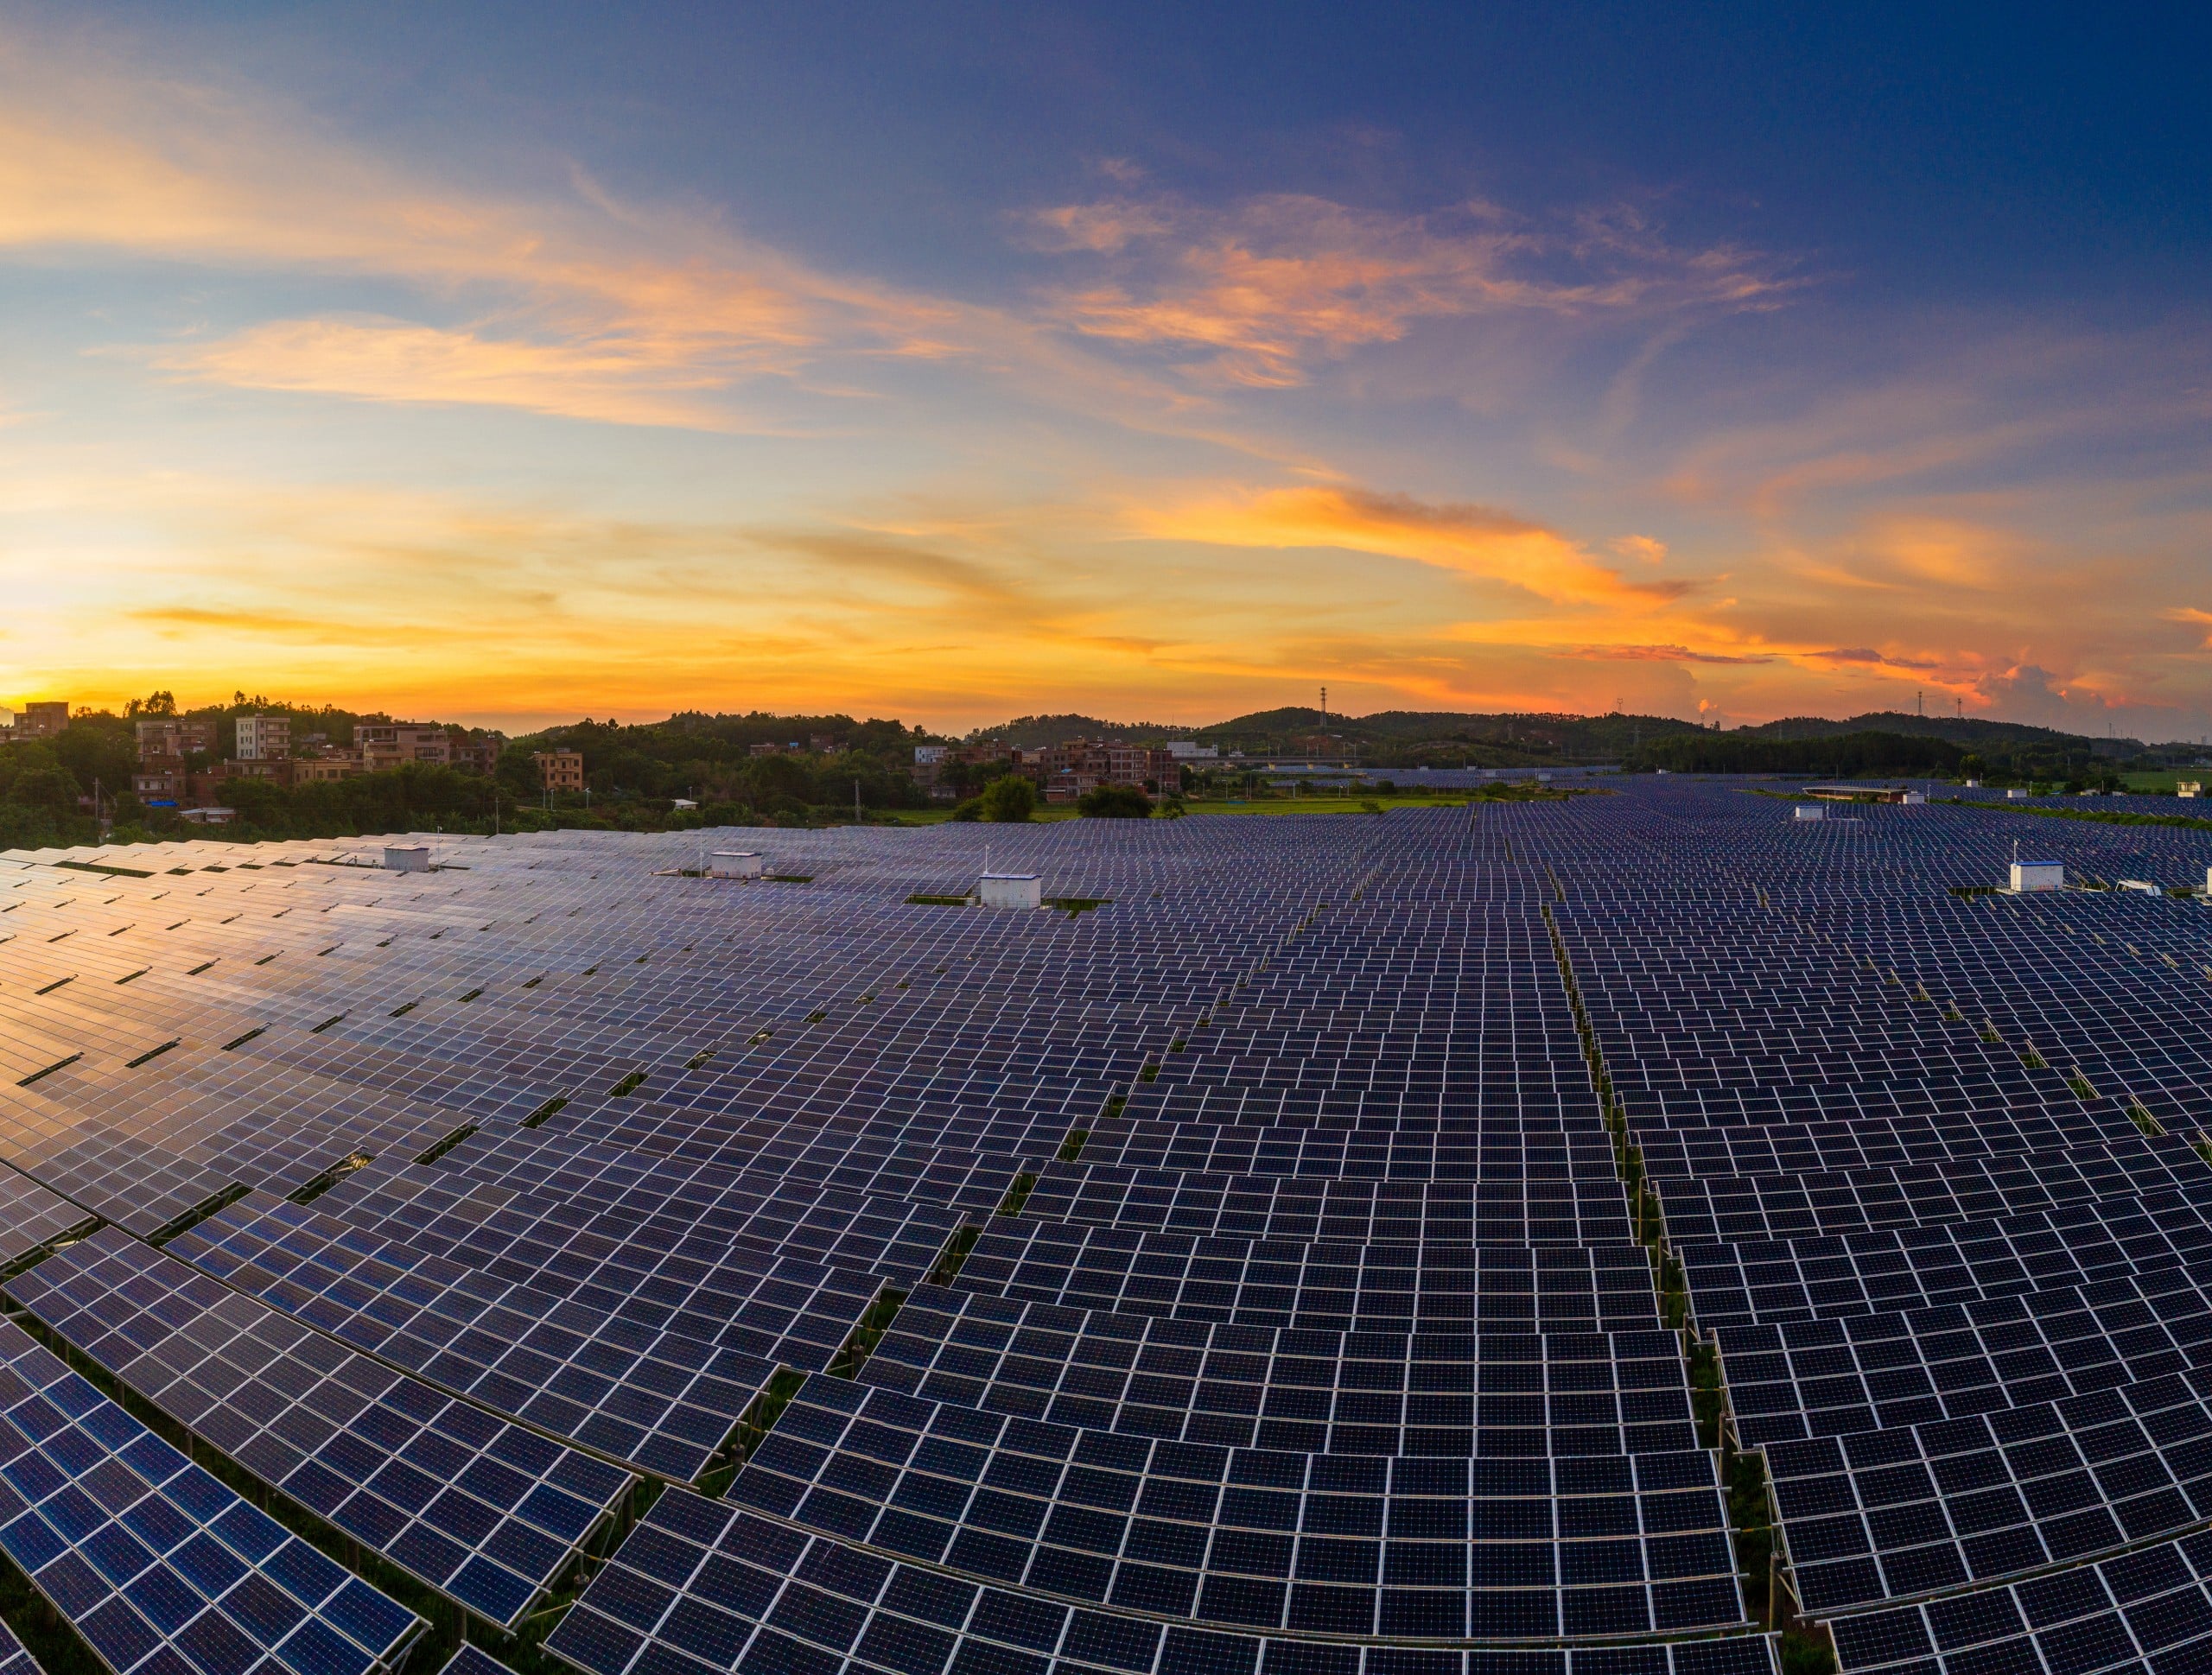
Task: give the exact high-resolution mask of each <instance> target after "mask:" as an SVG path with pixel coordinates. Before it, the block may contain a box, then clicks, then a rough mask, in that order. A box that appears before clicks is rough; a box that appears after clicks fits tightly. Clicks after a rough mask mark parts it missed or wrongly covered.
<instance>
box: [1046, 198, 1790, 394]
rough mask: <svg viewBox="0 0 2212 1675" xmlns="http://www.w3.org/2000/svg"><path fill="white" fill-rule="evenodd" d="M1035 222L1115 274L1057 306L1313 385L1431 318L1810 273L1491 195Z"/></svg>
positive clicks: (1173, 202)
mask: <svg viewBox="0 0 2212 1675" xmlns="http://www.w3.org/2000/svg"><path fill="white" fill-rule="evenodd" d="M1028 231H1029V234H1030V237H1031V239H1032V242H1033V244H1035V245H1036V246H1037V247H1038V248H1039V249H1041V250H1045V251H1052V252H1055V253H1059V254H1065V255H1077V256H1082V257H1090V258H1093V259H1094V260H1095V261H1096V263H1097V265H1098V267H1099V269H1100V271H1099V273H1098V275H1097V276H1096V278H1095V279H1094V280H1091V281H1089V282H1074V283H1071V284H1068V285H1066V286H1065V287H1063V288H1061V289H1057V290H1055V291H1054V292H1052V294H1051V295H1050V296H1049V298H1048V299H1047V301H1046V310H1047V313H1048V314H1049V316H1051V317H1052V318H1056V319H1058V320H1060V321H1061V322H1062V323H1064V324H1065V326H1066V327H1068V328H1069V329H1071V330H1072V331H1074V332H1077V333H1081V334H1083V335H1084V336H1086V337H1090V338H1094V339H1104V340H1107V341H1109V342H1112V343H1116V344H1120V345H1124V346H1131V347H1138V348H1145V349H1153V350H1157V351H1159V352H1162V353H1165V354H1166V355H1169V356H1171V357H1173V358H1177V359H1179V360H1180V361H1181V362H1182V363H1183V364H1185V365H1187V366H1190V367H1192V368H1193V369H1194V370H1198V371H1203V372H1204V373H1205V374H1206V375H1207V376H1209V377H1210V378H1213V379H1217V380H1219V381H1221V382H1223V383H1226V384H1248V385H1261V386H1271V387H1284V386H1288V385H1294V384H1299V383H1301V382H1303V381H1304V379H1305V378H1306V373H1307V368H1308V365H1309V364H1310V363H1311V362H1312V361H1313V360H1314V359H1316V358H1329V357H1340V356H1343V355H1344V354H1347V353H1349V352H1351V351H1353V350H1355V349H1358V348H1361V347H1363V346H1368V345H1371V344H1378V343H1390V342H1395V341H1397V340H1398V339H1401V338H1402V337H1404V336H1405V335H1406V334H1407V333H1408V332H1409V331H1411V330H1412V329H1413V328H1414V326H1415V325H1416V324H1417V323H1419V322H1420V321H1422V320H1436V319H1446V318H1454V317H1465V316H1471V315H1478V314H1514V313H1528V314H1542V315H1548V316H1552V317H1556V318H1562V319H1579V318H1594V317H1602V316H1624V315H1630V314H1641V313H1655V312H1657V313H1669V314H1674V313H1681V312H1685V311H1694V310H1702V311H1708V312H1709V311H1715V310H1738V309H1745V308H1770V307H1773V306H1775V305H1776V304H1777V302H1778V301H1780V299H1781V298H1782V296H1783V295H1784V294H1785V293H1786V292H1787V291H1788V290H1789V289H1791V288H1792V286H1793V284H1794V283H1795V281H1793V280H1792V279H1791V278H1790V277H1789V275H1788V273H1787V271H1786V270H1785V268H1784V266H1783V263H1779V262H1777V261H1776V260H1774V259H1773V258H1771V257H1764V256H1762V255H1759V254H1758V253H1756V252H1752V251H1743V250H1739V249H1736V248H1734V247H1732V246H1712V247H1707V248H1703V249H1696V248H1681V247H1677V246H1675V245H1674V244H1670V243H1669V242H1668V241H1667V240H1666V238H1664V237H1663V236H1662V233H1661V232H1660V231H1659V230H1658V229H1656V228H1655V227H1653V226H1651V225H1648V224H1647V223H1646V222H1644V221H1643V219H1641V218H1639V217H1637V216H1635V215H1633V214H1631V213H1627V212H1625V211H1616V212H1611V213H1586V214H1585V215H1582V216H1580V217H1579V218H1576V219H1572V220H1570V221H1568V222H1567V223H1566V224H1564V225H1558V224H1538V223H1534V222H1531V221H1529V220H1527V219H1522V218H1518V217H1514V216H1511V215H1509V214H1508V213H1505V212H1504V211H1503V210H1501V209H1499V208H1497V206H1493V205H1489V204H1483V203H1469V204H1461V205H1456V206H1451V207H1449V208H1447V209H1443V210H1440V211H1438V212H1436V213H1431V214H1423V215H1391V214H1385V213H1379V212H1376V211H1372V210H1363V209H1360V208H1357V207H1354V206H1348V205H1344V204H1340V203H1335V202H1332V201H1330V200H1326V199H1323V198H1318V197H1313V196H1306V195H1299V194H1274V195H1266V196H1260V197H1255V198H1251V199H1248V200H1244V201H1243V202H1242V203H1239V204H1236V205H1233V206H1228V207H1226V208H1221V207H1213V206H1201V205H1197V204H1193V203H1190V202H1187V201H1185V200H1179V199H1176V198H1171V197H1154V198H1135V197H1120V198H1110V199H1105V200H1098V201H1096V202H1091V203H1082V204H1065V205H1058V206H1052V207H1049V208H1046V209H1042V210H1039V211H1037V212H1035V213H1033V215H1032V216H1031V217H1030V218H1029V220H1028Z"/></svg>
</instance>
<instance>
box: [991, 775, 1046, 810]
mask: <svg viewBox="0 0 2212 1675" xmlns="http://www.w3.org/2000/svg"><path fill="white" fill-rule="evenodd" d="M980 801H981V802H982V816H983V818H984V819H985V820H995V821H999V822H1014V821H1022V820H1027V819H1028V818H1029V816H1030V815H1033V814H1034V813H1035V812H1036V809H1037V788H1036V787H1035V786H1034V785H1033V784H1030V783H1029V782H1028V781H1027V779H1024V778H1023V777H1021V776H1020V774H1018V773H1010V774H1007V776H1006V777H1003V778H1001V779H994V780H993V781H992V782H991V783H990V784H988V785H986V786H985V787H984V788H983V795H982V798H981V799H980Z"/></svg>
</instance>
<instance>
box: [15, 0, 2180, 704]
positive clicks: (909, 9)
mask: <svg viewBox="0 0 2212 1675" xmlns="http://www.w3.org/2000/svg"><path fill="white" fill-rule="evenodd" d="M2206 18H2207V14H2206V13H2205V12H2204V11H2203V10H2202V9H2196V8H2191V9H2183V8H2178V7H2171V6H2168V7H2162V8H2156V9H2152V8H2142V9H2134V8H2127V7H2111V8H2079V7H2075V8H2064V9H2060V8H2038V7H2032V6H2030V7H2022V6H2012V7H2007V8H2003V9H1998V8H1981V7H1972V6H1952V7H1936V8H1930V7H1925V6H1900V7H1890V8H1882V7H1868V6H1848V7H1847V6H1841V5H1836V6H1827V7H1817V8H1815V7H1802V6H1791V5H1786V4H1774V3H1767V4H1762V5H1756V6H1754V5H1745V6H1740V7H1734V8H1717V7H1694V6H1658V5H1650V4H1646V5H1642V6H1633V7H1629V6H1623V7H1611V6H1605V5H1580V4H1571V3H1558V0H1553V3H1544V4H1527V5H1522V4H1505V5H1490V4H1484V5H1471V4H1429V5H1411V6H1408V5H1391V4H1373V3H1370V4H1363V5H1358V6H1351V5H1344V4H1342V3H1337V4H1330V5H1317V6H1300V5H1291V4H1281V3H1277V4H1270V5H1264V6H1262V5H1246V4H1239V5H1228V4H1206V3H1189V0H1185V3H1179V4H1160V5H1120V4H1106V3H1092V4H1081V5H1063V4H1057V3H1037V0H1030V3H1020V4H1006V5H963V4H957V3H947V0H940V3H931V4H927V5H918V6H905V5H894V4H870V5H845V4H839V3H834V0H832V3H824V0H810V3H806V4H799V5H792V4H779V5H766V4H761V5H754V4H750V3H724V4H717V5H701V6H688V5H682V4H672V3H660V4H655V5H652V6H647V7H620V8H618V7H610V6H607V5H604V4H599V5H568V4H562V3H547V0H530V3H518V4H514V5H512V6H510V5H494V4H484V3H442V4H422V5H413V4H393V3H377V4H352V3H321V4H305V3H291V4H279V3H256V4H238V5H232V6H195V5H179V4H175V3H164V4H160V5H154V4H147V5H143V6H117V5H98V4H93V5H72V6H68V7H66V8H64V7H52V8H41V7H20V6H15V5H10V4H6V3H0V705H12V706H20V705H21V704H22V702H24V701H29V700H34V699H40V698H68V699H71V700H73V701H77V702H79V703H95V704H113V703H118V702H119V701H121V700H122V699H124V698H125V697H127V696H130V695H136V694H140V693H143V692H144V691H146V690H149V689H150V688H154V687H157V686H158V687H168V688H173V689H174V690H175V692H176V694H177V695H178V697H179V698H180V699H181V700H182V701H187V702H194V701H207V700H210V699H213V698H217V697H227V696H228V695H229V694H230V692H231V691H232V688H245V689H247V690H249V691H254V692H262V693H266V694H268V695H270V696H272V697H281V698H289V699H293V700H296V701H302V702H322V701H339V702H343V703H346V704H349V705H356V706H372V705H373V706H382V707H388V708H390V709H391V710H392V711H393V712H395V713H398V714H418V715H423V716H429V715H435V716H436V717H437V718H439V719H442V720H470V721H479V722H488V723H492V724H495V725H500V726H507V727H508V728H510V729H511V730H513V729H518V728H520V727H523V726H528V725H531V724H533V723H537V722H542V721H546V720H573V719H575V717H576V716H577V715H579V714H592V715H595V716H601V717H604V716H608V715H614V716H620V717H621V718H622V719H625V720H635V719H645V718H649V717H653V716H658V715H664V714H668V713H669V712H670V711H671V710H672V709H677V708H704V709H709V710H717V709H719V710H745V709H752V708H756V707H758V708H769V709H777V710H786V711H788V710H810V709H841V710H847V711H850V712H852V713H854V714H863V715H865V714H883V715H898V716H900V717H902V718H904V719H906V720H910V721H923V722H927V723H930V724H932V725H936V726H947V727H966V726H972V725H975V724H977V723H981V722H987V721H991V720H1000V719H1003V718H1004V717H1006V716H1007V715H1010V714H1022V713H1027V712H1039V711H1058V710H1069V709H1076V710H1083V711H1086V712H1089V713H1091V714H1105V715H1109V716H1118V717H1127V718H1138V717H1142V718H1147V719H1157V720H1189V721H1202V720H1218V719H1221V718H1224V717H1226V716H1229V715H1232V714H1238V713H1241V712H1243V711H1247V710H1250V709H1255V708H1262V707H1274V706H1275V705H1278V704H1284V703H1311V702H1313V700H1314V697H1315V693H1316V688H1318V687H1319V686H1321V685H1323V684H1325V685H1326V686H1327V687H1328V688H1329V692H1330V702H1331V707H1332V708H1339V709H1343V710H1347V711H1351V712H1353V713H1362V712H1366V711H1371V710H1376V709H1384V708H1418V709H1483V710H1491V709H1566V710H1573V711H1583V712H1595V711H1604V710H1609V709H1613V708H1630V709H1636V710H1641V711H1645V712H1656V713H1662V714H1675V715H1681V716H1686V717H1687V716H1698V715H1705V716H1707V717H1708V718H1709V717H1713V716H1716V715H1717V716H1718V717H1719V718H1720V719H1721V720H1724V721H1726V722H1727V723H1729V724H1737V723H1741V722H1745V721H1756V720H1767V719H1770V718H1773V717H1776V716H1780V715H1790V714H1810V713H1820V714H1853V713H1856V712H1858V711H1860V710H1866V709H1873V708H1903V709H1907V710H1910V709H1911V708H1912V707H1913V706H1914V704H1915V702H1916V695H1924V702H1925V704H1926V707H1927V708H1928V709H1929V712H1930V713H1936V712H1939V711H1940V712H1942V713H1945V714H1951V713H1955V712H1956V711H1957V710H1958V709H1959V708H1961V707H1963V709H1964V711H1965V713H1967V714H1970V715H1980V716H1990V717H1995V718H1999V719H2005V720H2024V721H2033V722H2037V723H2042V724H2045V725H2051V726H2064V727H2067V728H2069V729H2072V730H2075V731H2082V732H2092V733H2103V732H2104V731H2105V730H2106V729H2107V726H2110V727H2113V728H2114V729H2116V730H2117V731H2118V732H2120V733H2132V734H2134V735H2136V736H2139V737H2145V738H2150V739H2175V738H2197V737H2200V736H2207V735H2212V651H2208V649H2207V648H2208V643H2209V642H2212V262H2209V261H2208V257H2212V185H2209V183H2212V114H2209V113H2212V86H2208V82H2212V73H2208V65H2212V27H2209V26H2208V24H2207V22H2206Z"/></svg>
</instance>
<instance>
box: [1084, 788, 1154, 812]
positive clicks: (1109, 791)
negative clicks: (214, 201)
mask: <svg viewBox="0 0 2212 1675" xmlns="http://www.w3.org/2000/svg"><path fill="white" fill-rule="evenodd" d="M1075 809H1076V812H1077V814H1079V815H1087V816H1089V817H1090V818H1092V819H1100V820H1148V819H1150V818H1151V816H1152V799H1151V798H1150V797H1148V796H1146V795H1145V794H1144V793H1143V792H1142V791H1141V790H1138V789H1137V788H1136V787H1135V786H1134V785H1100V786H1098V787H1096V789H1095V790H1088V791H1085V792H1084V794H1083V795H1082V796H1079V797H1077V798H1076V800H1075Z"/></svg>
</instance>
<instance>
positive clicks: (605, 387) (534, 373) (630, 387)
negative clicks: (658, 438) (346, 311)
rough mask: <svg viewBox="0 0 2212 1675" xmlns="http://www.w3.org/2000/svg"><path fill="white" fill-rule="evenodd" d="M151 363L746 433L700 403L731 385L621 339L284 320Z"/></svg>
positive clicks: (407, 397) (248, 386)
mask: <svg viewBox="0 0 2212 1675" xmlns="http://www.w3.org/2000/svg"><path fill="white" fill-rule="evenodd" d="M149 360H150V363H151V365H154V366H156V367H157V368H159V369H161V370H162V371H169V372H177V373H182V374H184V375H186V376H188V377H191V378H204V379H207V380H208V381H210V382H213V383H216V384H228V385H230V386H231V387H232V388H233V389H238V390H293V391H297V392H302V393H312V394H318V395H338V396H351V397H357V398H359V399H361V400H365V401H378V402H458V403H470V404H474V405H480V406H494V407H513V408H521V409H527V410H529V411H532V412H537V413H551V414H557V415H560V416H563V417H567V418H576V419H594V420H598V421H601V422H606V423H611V424H636V425H684V426H690V427H692V428H698V429H705V430H729V429H736V428H740V426H739V423H738V422H737V420H736V418H735V416H734V415H732V414H730V413H729V412H728V411H726V410H723V409H719V408H717V407H715V406H713V405H711V404H709V403H706V402H703V401H700V400H697V399H694V398H693V394H694V392H696V393H699V394H703V393H705V392H709V391H715V390H723V389H726V388H727V387H728V384H729V383H730V381H731V379H730V377H729V376H728V375H727V374H723V375H719V376H718V375H716V374H715V372H713V371H708V370H705V369H704V368H703V367H702V364H701V363H700V362H699V361H696V360H695V359H693V358H691V357H690V356H688V355H685V354H683V353H682V352H680V351H678V350H674V349H672V348H671V347H669V346H653V345H649V344H639V343H637V342H635V341H631V340H625V339H611V340H602V341H601V342H599V343H596V344H591V345H579V346H570V345H565V344H557V343H536V342H529V341H523V340H517V339H497V338H490V337H486V336H484V335H482V334H480V333H474V332H467V331H440V330H438V329H436V328H435V327H429V326H415V325H410V324H409V323H407V322H406V321H404V320H272V321H271V322H270V323H269V324H268V325H265V326H257V327H251V328H250V329H249V330H246V331H244V332H240V333H235V334H234V335H232V336H231V337H227V338H225V339H221V340H220V341H218V342H215V343H210V344H204V345H194V346H180V347H175V348H171V349H168V350H165V351H162V352H158V353H156V354H155V355H153V356H151V357H149Z"/></svg>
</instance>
